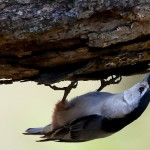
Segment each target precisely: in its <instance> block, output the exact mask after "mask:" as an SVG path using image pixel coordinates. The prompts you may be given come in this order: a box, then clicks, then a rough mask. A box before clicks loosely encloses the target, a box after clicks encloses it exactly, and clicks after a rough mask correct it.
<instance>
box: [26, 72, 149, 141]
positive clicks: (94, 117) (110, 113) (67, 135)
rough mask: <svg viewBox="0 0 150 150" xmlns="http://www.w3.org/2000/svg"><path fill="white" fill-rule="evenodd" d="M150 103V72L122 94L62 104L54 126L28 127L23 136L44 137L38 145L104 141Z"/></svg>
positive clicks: (92, 96)
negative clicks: (53, 142)
mask: <svg viewBox="0 0 150 150" xmlns="http://www.w3.org/2000/svg"><path fill="white" fill-rule="evenodd" d="M149 101H150V73H148V74H147V75H146V77H145V78H144V79H143V80H142V81H140V82H138V83H136V84H135V85H133V86H132V87H130V88H129V89H127V90H125V91H122V92H120V93H116V94H113V93H109V92H98V91H94V92H88V93H86V94H83V95H80V96H77V97H75V98H73V99H71V100H69V101H68V100H65V101H59V102H58V103H57V104H56V106H55V109H54V112H53V116H52V123H51V124H49V125H47V126H45V127H40V128H29V129H27V130H26V131H25V133H24V134H26V135H42V137H41V138H42V139H41V140H39V141H38V142H44V141H56V142H86V141H90V140H94V139H99V138H105V137H108V136H110V135H112V134H114V133H116V132H118V131H120V130H121V129H123V128H124V127H126V126H127V125H129V124H130V123H132V122H133V121H135V120H136V119H138V118H139V117H140V116H141V115H142V113H143V112H144V110H145V109H146V108H147V106H148V104H149Z"/></svg>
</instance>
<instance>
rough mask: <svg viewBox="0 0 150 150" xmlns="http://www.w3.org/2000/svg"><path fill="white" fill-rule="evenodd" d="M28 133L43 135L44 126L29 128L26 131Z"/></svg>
mask: <svg viewBox="0 0 150 150" xmlns="http://www.w3.org/2000/svg"><path fill="white" fill-rule="evenodd" d="M24 134H26V135H43V128H29V129H27V130H26V131H25V133H24Z"/></svg>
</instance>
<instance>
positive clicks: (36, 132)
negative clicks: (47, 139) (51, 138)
mask: <svg viewBox="0 0 150 150" xmlns="http://www.w3.org/2000/svg"><path fill="white" fill-rule="evenodd" d="M51 130H52V125H51V124H49V125H47V126H46V127H41V128H29V129H27V130H26V131H25V133H23V134H26V135H45V134H47V133H49V132H51Z"/></svg>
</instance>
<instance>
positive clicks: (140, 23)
mask: <svg viewBox="0 0 150 150" xmlns="http://www.w3.org/2000/svg"><path fill="white" fill-rule="evenodd" d="M107 2H108V1H107ZM124 2H125V3H126V4H125V3H124ZM20 3H21V1H20ZM20 3H17V4H16V5H15V6H13V4H11V3H9V7H8V4H7V2H5V1H2V4H3V5H2V4H0V7H4V8H3V10H2V12H1V13H0V20H1V22H2V23H1V25H0V30H1V33H0V78H1V79H10V80H5V81H4V80H0V83H1V84H2V83H4V84H5V83H8V84H10V83H12V82H14V81H36V82H38V83H39V84H45V85H49V84H50V83H55V82H59V81H62V80H98V79H104V78H107V77H108V76H110V75H133V74H138V73H146V72H148V68H149V63H150V50H149V49H150V2H148V1H147V3H145V2H143V1H142V0H141V1H140V0H139V1H138V5H137V1H132V2H127V1H121V2H118V1H117V2H116V1H115V0H114V3H112V2H110V3H109V5H108V4H107V3H106V1H103V2H102V4H101V3H100V0H99V1H98V0H95V1H89V2H87V1H84V3H83V1H80V2H79V1H78V0H77V1H76V2H75V1H70V2H69V4H68V3H66V2H65V1H63V0H62V1H59V2H57V1H51V2H49V1H45V2H43V4H42V1H39V3H38V4H36V5H34V4H33V3H32V5H31V4H30V7H29V4H28V3H26V4H20ZM63 4H64V5H63ZM91 4H92V5H91ZM106 4H107V5H106ZM10 5H12V7H10ZM20 5H21V6H22V7H18V6H20ZM39 5H40V6H39ZM68 5H69V6H68ZM52 6H53V8H52ZM13 7H14V10H13V11H11V10H12V9H13ZM15 7H16V9H15ZM17 7H18V8H17ZM27 7H28V9H27V10H26V8H27ZM32 7H36V9H34V11H36V14H34V13H31V11H32V10H33V8H32ZM60 8H61V9H60ZM9 9H10V11H9ZM29 9H31V11H29ZM62 9H63V11H61V10H62ZM15 10H16V14H15V15H16V18H14V12H15ZM25 10H26V14H25V15H24V17H23V16H22V13H23V14H24V13H25V12H24V11H25ZM11 13H12V14H11ZM73 14H74V16H73ZM9 15H12V18H9V17H8V16H9ZM32 15H34V17H31V16H32ZM35 16H36V17H35ZM42 16H43V18H42ZM48 16H49V18H48ZM52 16H53V17H52ZM42 19H43V20H42ZM19 23H20V24H19ZM41 27H42V28H41Z"/></svg>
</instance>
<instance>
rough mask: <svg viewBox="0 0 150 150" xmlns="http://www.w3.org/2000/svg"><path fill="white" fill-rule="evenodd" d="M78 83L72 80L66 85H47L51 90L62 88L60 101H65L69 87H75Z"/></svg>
mask: <svg viewBox="0 0 150 150" xmlns="http://www.w3.org/2000/svg"><path fill="white" fill-rule="evenodd" d="M77 85H78V82H77V81H72V82H71V83H70V84H69V85H68V86H67V87H57V86H55V85H53V86H52V85H49V86H50V87H51V88H52V89H53V90H64V95H63V98H62V100H61V101H62V102H63V103H65V101H66V98H67V96H68V94H69V93H70V91H71V89H73V88H76V87H77Z"/></svg>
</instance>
